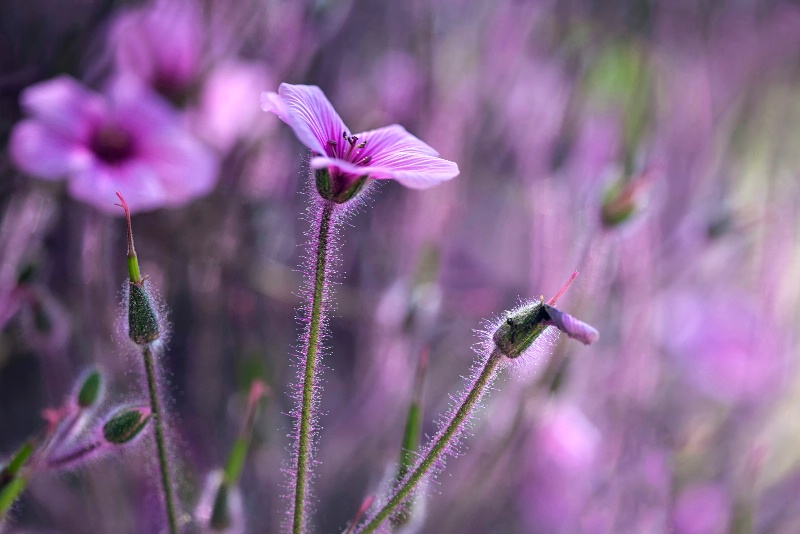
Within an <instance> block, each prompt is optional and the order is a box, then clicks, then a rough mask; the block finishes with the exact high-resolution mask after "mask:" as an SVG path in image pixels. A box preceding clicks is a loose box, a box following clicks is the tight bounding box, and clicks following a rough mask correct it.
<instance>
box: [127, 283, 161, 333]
mask: <svg viewBox="0 0 800 534" xmlns="http://www.w3.org/2000/svg"><path fill="white" fill-rule="evenodd" d="M146 284H147V282H142V283H141V284H137V283H136V282H131V283H130V284H129V292H128V335H129V336H130V338H131V339H132V340H133V342H134V343H136V344H137V345H147V344H149V343H152V342H153V341H156V340H157V339H158V338H159V337H161V329H160V327H159V324H158V312H157V311H156V307H155V304H154V303H153V299H152V298H151V297H150V293H149V292H148V291H147V287H145V285H146Z"/></svg>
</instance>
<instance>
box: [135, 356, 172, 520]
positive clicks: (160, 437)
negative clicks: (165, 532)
mask: <svg viewBox="0 0 800 534" xmlns="http://www.w3.org/2000/svg"><path fill="white" fill-rule="evenodd" d="M142 355H143V356H144V367H145V369H146V371H147V386H148V388H149V390H150V409H151V410H152V412H153V424H154V425H155V427H156V448H157V449H158V463H159V467H160V468H161V485H162V486H163V489H164V501H165V503H166V506H167V520H168V521H169V531H170V534H178V519H177V515H176V514H175V498H174V497H173V492H172V477H171V476H170V472H169V463H168V462H167V444H166V440H165V439H164V421H163V417H162V414H161V402H160V401H159V398H158V390H157V386H156V366H155V362H154V361H153V351H152V350H151V349H150V345H145V346H144V347H143V348H142Z"/></svg>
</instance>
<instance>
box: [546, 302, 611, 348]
mask: <svg viewBox="0 0 800 534" xmlns="http://www.w3.org/2000/svg"><path fill="white" fill-rule="evenodd" d="M544 307H545V310H547V315H549V316H550V319H551V321H552V323H553V325H554V326H555V327H556V328H558V329H559V330H561V331H562V332H564V333H565V334H567V335H568V336H569V337H571V338H572V339H577V340H578V341H580V342H581V343H583V344H584V345H591V344H592V343H596V342H597V340H598V339H600V333H599V332H598V331H597V330H596V329H595V328H594V327H593V326H591V325H588V324H586V323H584V322H583V321H579V320H578V319H576V318H575V317H573V316H571V315H570V314H568V313H564V312H562V311H561V310H559V309H558V308H554V307H553V306H550V305H549V304H545V305H544Z"/></svg>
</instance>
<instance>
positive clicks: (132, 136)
mask: <svg viewBox="0 0 800 534" xmlns="http://www.w3.org/2000/svg"><path fill="white" fill-rule="evenodd" d="M21 100H22V107H23V109H24V110H25V111H27V112H28V113H29V114H30V115H31V117H32V118H30V119H27V120H23V121H22V122H20V123H19V124H17V125H16V126H15V127H14V130H13V131H12V133H11V141H10V151H11V157H12V159H13V161H14V163H15V164H16V166H17V167H19V168H20V169H21V170H23V171H25V172H27V173H29V174H31V175H34V176H37V177H39V178H44V179H47V180H57V179H62V178H66V179H67V180H68V181H69V192H70V194H71V195H72V196H73V197H75V198H76V199H78V200H81V201H83V202H86V203H88V204H91V205H93V206H95V207H96V208H98V209H100V210H102V211H105V212H106V213H109V214H112V215H120V214H121V213H120V210H119V209H118V208H117V207H116V206H115V205H114V199H115V198H116V196H115V191H117V190H121V191H124V192H125V197H126V199H127V200H128V203H129V204H130V206H131V209H132V211H145V210H152V209H157V208H161V207H166V206H177V205H181V204H185V203H187V202H189V201H190V200H192V199H194V198H196V197H199V196H202V195H205V194H207V193H208V192H209V191H211V189H212V188H213V187H214V184H215V183H216V180H217V170H218V161H217V159H216V157H215V156H214V155H213V153H212V152H211V151H210V150H209V149H208V148H207V147H205V146H204V145H203V144H202V143H200V142H199V141H197V140H196V139H195V138H194V137H192V136H191V135H190V134H189V133H188V132H186V131H185V129H183V128H182V127H181V123H180V118H179V116H178V115H177V114H176V113H174V112H172V111H171V110H170V109H169V108H168V107H166V106H165V105H164V104H163V102H161V101H160V100H158V98H157V97H155V96H154V95H153V94H152V93H149V92H143V91H135V92H131V91H123V90H122V89H121V88H120V86H119V85H118V86H117V87H116V88H114V89H112V90H111V92H110V94H109V95H108V96H106V95H100V94H97V93H94V92H92V91H90V90H88V89H86V88H84V87H83V86H81V85H80V84H79V83H78V82H76V81H75V80H74V79H72V78H69V77H67V76H62V77H59V78H55V79H53V80H49V81H46V82H42V83H40V84H37V85H34V86H32V87H29V88H28V89H26V90H25V92H24V93H23V94H22V98H21Z"/></svg>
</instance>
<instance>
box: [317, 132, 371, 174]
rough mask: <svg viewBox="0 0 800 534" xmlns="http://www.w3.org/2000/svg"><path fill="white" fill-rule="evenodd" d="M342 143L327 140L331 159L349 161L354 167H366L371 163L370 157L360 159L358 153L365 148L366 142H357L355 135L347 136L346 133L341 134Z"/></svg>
mask: <svg viewBox="0 0 800 534" xmlns="http://www.w3.org/2000/svg"><path fill="white" fill-rule="evenodd" d="M342 138H343V139H344V141H345V142H344V143H339V142H338V141H336V140H334V139H328V146H329V147H331V151H332V152H333V154H329V155H330V156H332V157H336V158H339V159H343V160H346V161H350V162H351V163H355V164H356V165H361V166H366V165H369V162H370V161H372V156H365V157H363V158H362V157H360V156H359V153H360V152H361V151H362V150H364V149H365V148H366V147H367V142H366V141H362V142H361V143H359V142H358V137H356V136H355V135H347V132H342Z"/></svg>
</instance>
